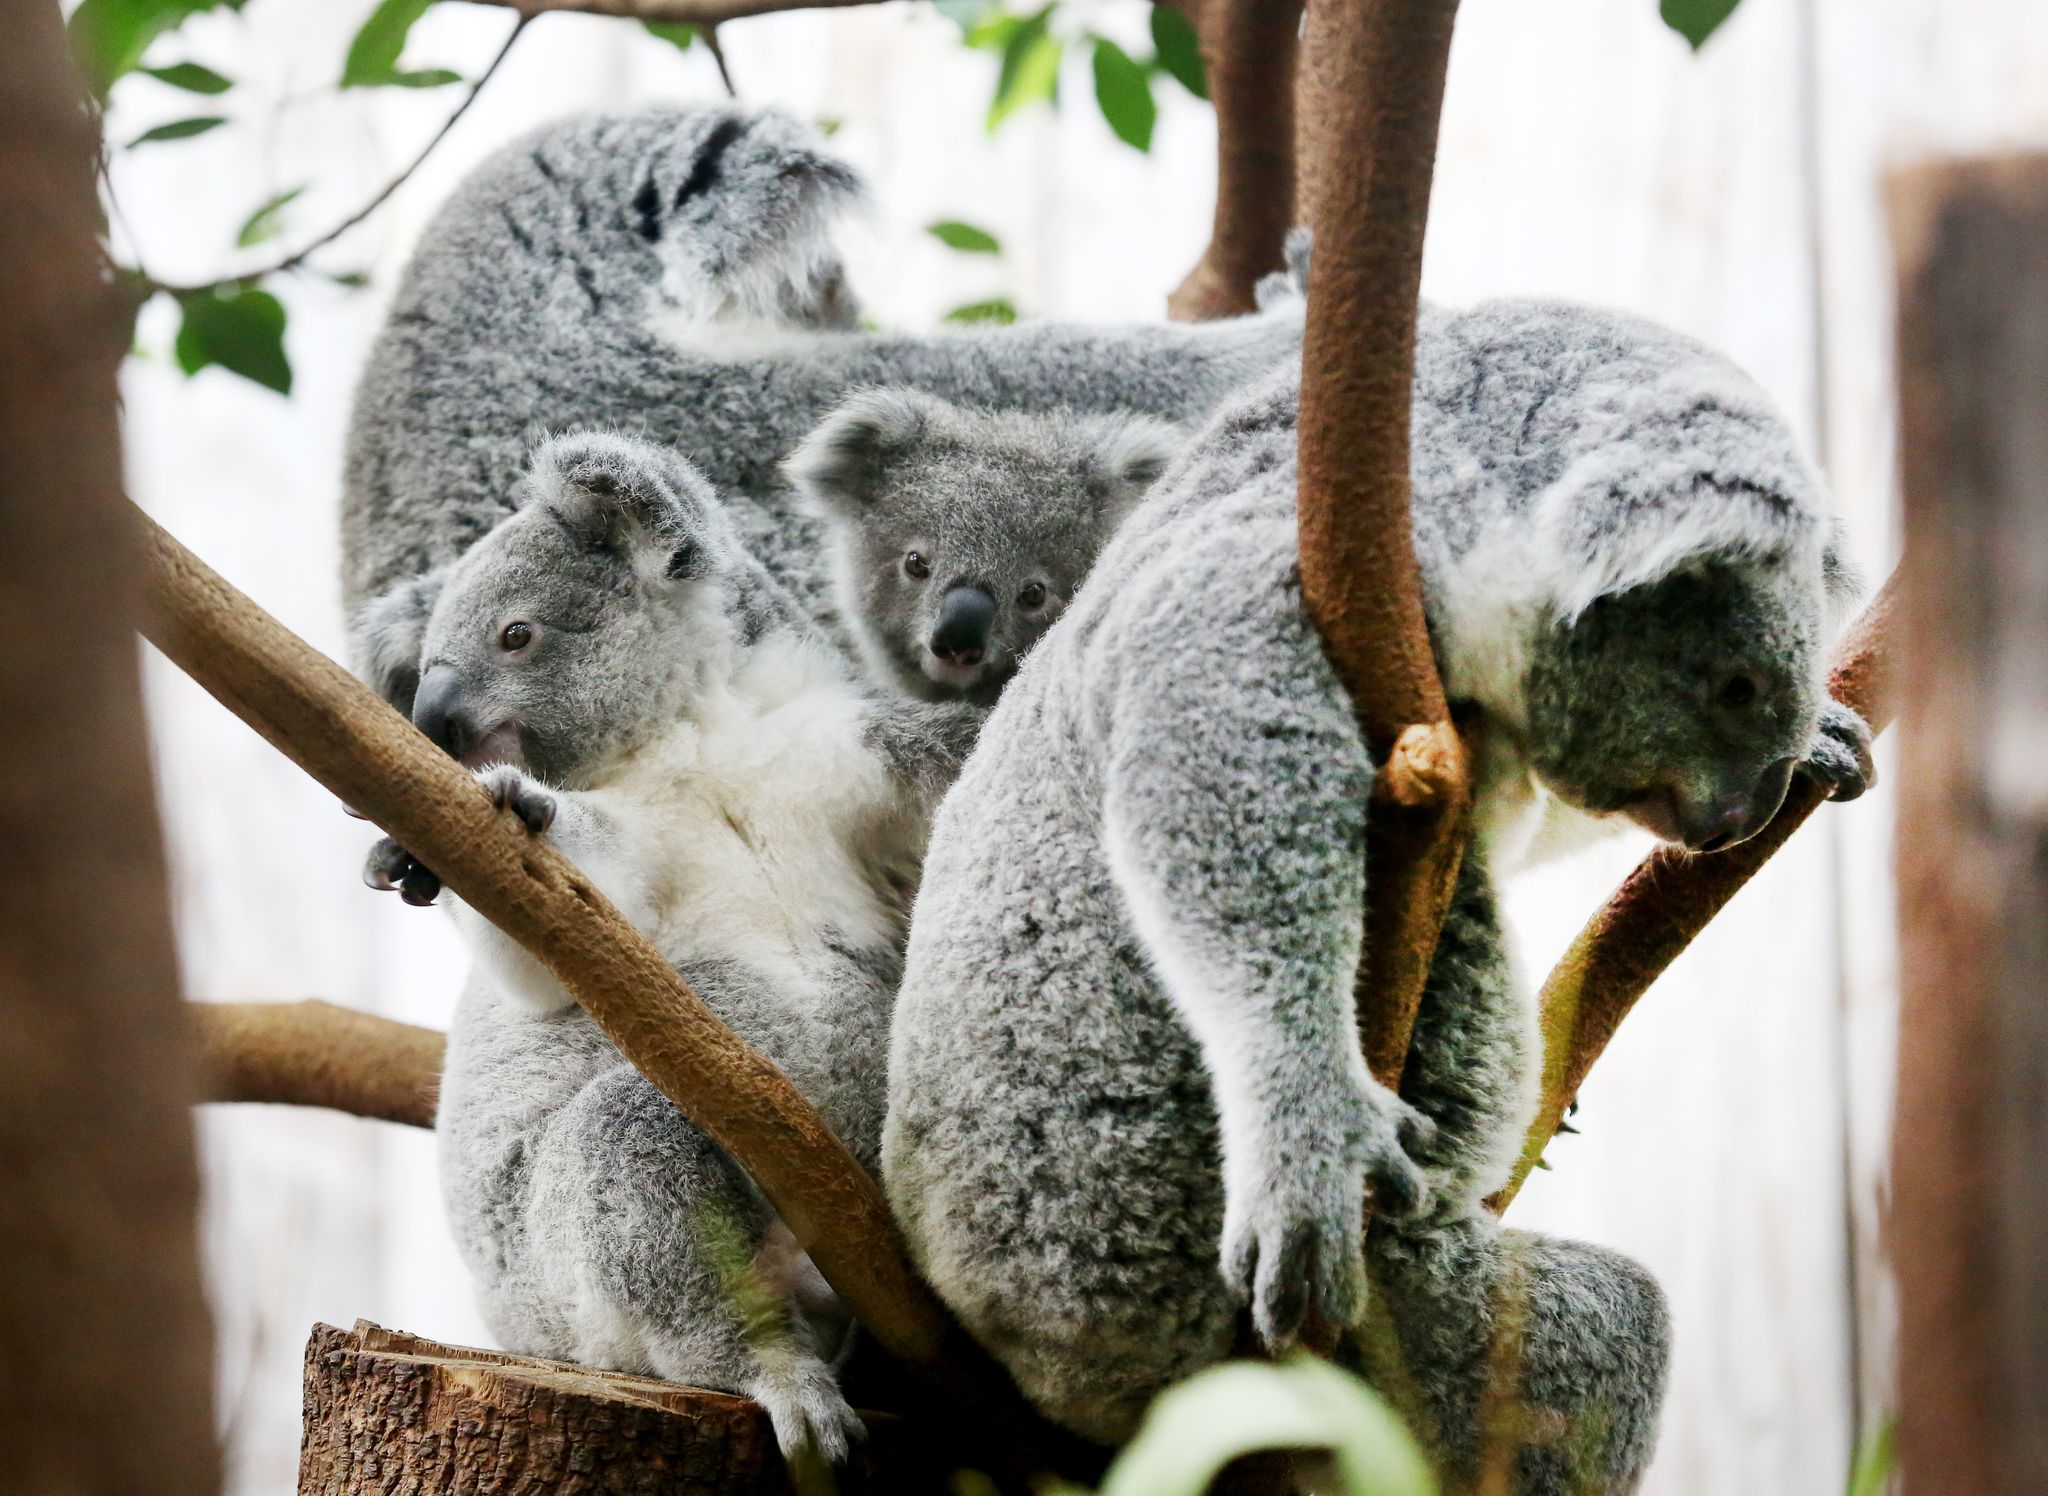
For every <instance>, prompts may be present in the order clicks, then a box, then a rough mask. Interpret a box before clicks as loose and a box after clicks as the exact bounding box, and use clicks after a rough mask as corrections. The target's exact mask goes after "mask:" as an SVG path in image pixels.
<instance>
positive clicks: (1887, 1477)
mask: <svg viewBox="0 0 2048 1496" xmlns="http://www.w3.org/2000/svg"><path fill="white" fill-rule="evenodd" d="M1897 1437H1898V1422H1897V1420H1896V1419H1893V1418H1889V1417H1887V1418H1886V1419H1885V1420H1884V1422H1882V1423H1880V1424H1879V1425H1878V1426H1877V1431H1876V1432H1875V1433H1873V1434H1872V1435H1871V1436H1870V1437H1869V1438H1868V1439H1866V1440H1865V1441H1864V1443H1863V1448H1862V1449H1860V1450H1858V1451H1857V1454H1856V1465H1855V1468H1854V1469H1852V1470H1851V1471H1850V1472H1849V1496H1884V1493H1885V1488H1886V1487H1887V1486H1889V1485H1890V1484H1891V1479H1892V1470H1893V1468H1894V1467H1895V1466H1896V1464H1897V1463H1898V1451H1897V1447H1896V1444H1897Z"/></svg>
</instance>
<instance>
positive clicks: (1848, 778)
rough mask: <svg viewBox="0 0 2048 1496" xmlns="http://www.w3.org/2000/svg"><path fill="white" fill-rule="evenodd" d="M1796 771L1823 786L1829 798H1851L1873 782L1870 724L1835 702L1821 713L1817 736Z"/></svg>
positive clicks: (1875, 778)
mask: <svg viewBox="0 0 2048 1496" xmlns="http://www.w3.org/2000/svg"><path fill="white" fill-rule="evenodd" d="M1799 772H1800V773H1802V774H1804V775H1805V776H1806V777H1807V778H1809V779H1812V780H1815V781H1817V782H1818V783H1820V784H1822V785H1825V786H1826V787H1827V790H1828V797H1829V798H1830V799H1833V800H1853V799H1855V798H1856V797H1857V796H1858V795H1860V794H1862V793H1863V792H1864V791H1865V790H1867V789H1869V788H1870V786H1871V785H1873V784H1875V783H1876V782H1877V766H1876V763H1875V761H1874V760H1873V758H1872V756H1871V749H1870V726H1869V724H1868V723H1866V722H1865V721H1864V720H1863V719H1862V718H1861V717H1859V716H1857V715H1856V713H1855V712H1853V711H1851V710H1850V709H1849V708H1848V707H1846V706H1843V705H1842V704H1841V703H1840V702H1839V701H1831V702H1829V703H1828V704H1827V706H1826V708H1825V709H1824V710H1823V711H1822V712H1821V717H1820V737H1819V739H1818V740H1817V741H1816V742H1815V743H1814V745H1813V750H1812V751H1811V752H1810V753H1808V754H1807V756H1806V761H1805V762H1804V763H1802V764H1801V765H1800V766H1799Z"/></svg>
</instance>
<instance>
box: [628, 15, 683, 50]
mask: <svg viewBox="0 0 2048 1496" xmlns="http://www.w3.org/2000/svg"><path fill="white" fill-rule="evenodd" d="M640 24H641V25H643V26H645V27H646V28H647V30H648V32H649V34H650V35H653V36H658V37H660V38H661V39H662V40H663V41H665V42H667V43H669V44H670V45H671V46H675V47H680V48H681V49H682V50H683V51H685V52H687V51H689V50H690V48H691V46H692V45H693V44H695V42H696V40H697V28H696V27H695V26H692V25H691V24H690V23H689V22H687V21H642V22H641V23H640Z"/></svg>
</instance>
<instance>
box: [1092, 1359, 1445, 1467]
mask: <svg viewBox="0 0 2048 1496" xmlns="http://www.w3.org/2000/svg"><path fill="white" fill-rule="evenodd" d="M1260 1449H1327V1450H1329V1451H1331V1453H1332V1454H1333V1455H1334V1456H1335V1457H1336V1464H1337V1472H1338V1476H1339V1478H1340V1481H1341V1487H1340V1489H1342V1490H1343V1491H1344V1492H1345V1493H1346V1496H1434V1493H1435V1491H1436V1482H1435V1480H1434V1479H1432V1478H1431V1476H1430V1473H1429V1465H1428V1463H1427V1462H1426V1461H1425V1460H1424V1459H1423V1457H1422V1451H1421V1450H1420V1449H1418V1448H1417V1447H1416V1445H1415V1440H1414V1439H1413V1438H1412V1437H1411V1436H1410V1435H1409V1433H1408V1430H1407V1429H1406V1428H1405V1427H1403V1426H1402V1423H1401V1420H1400V1419H1399V1418H1398V1417H1396V1416H1395V1415H1394V1413H1393V1411H1392V1410H1391V1409H1390V1408H1388V1407H1387V1405H1386V1404H1385V1403H1384V1402H1382V1401H1381V1400H1380V1398H1379V1396H1378V1394H1376V1393H1375V1392H1374V1391H1373V1390H1372V1389H1371V1388H1370V1387H1368V1386H1366V1385H1365V1383H1363V1382H1361V1381H1360V1380H1359V1379H1358V1378H1357V1377H1355V1376H1352V1375H1351V1374H1350V1373H1349V1372H1345V1371H1339V1370H1338V1369H1337V1368H1336V1367H1334V1366H1331V1365H1329V1364H1328V1363H1327V1362H1323V1361H1317V1360H1315V1359H1314V1358H1312V1357H1307V1356H1303V1357H1298V1358H1296V1359H1295V1360H1292V1361H1288V1362H1285V1363H1284V1364H1282V1365H1278V1366H1274V1365H1269V1364H1263V1363H1260V1362H1255V1361H1232V1362H1228V1363H1226V1364H1224V1365H1222V1366H1216V1367H1211V1368H1210V1369H1209V1370H1207V1371H1203V1372H1197V1373H1196V1374H1195V1375H1194V1376H1192V1377H1189V1378H1188V1379H1187V1380H1186V1381H1185V1382H1182V1383H1180V1384H1179V1385H1177V1386H1174V1387H1170V1388H1168V1389H1167V1390H1166V1391H1165V1392H1162V1393H1161V1394H1160V1395H1159V1397H1158V1400H1157V1401H1155V1402H1154V1403H1153V1404H1152V1408H1151V1411H1150V1412H1148V1413H1147V1414H1146V1415H1145V1422H1144V1424H1143V1425H1142V1426H1141V1427H1140V1428H1139V1429H1138V1434H1137V1437H1136V1438H1134V1439H1132V1440H1131V1442H1130V1443H1129V1444H1128V1445H1126V1446H1125V1448H1124V1451H1123V1453H1122V1454H1120V1455H1118V1456H1117V1457H1116V1462H1115V1463H1114V1464H1112V1465H1111V1466H1110V1467H1109V1473H1108V1475H1107V1477H1106V1478H1105V1479H1104V1480H1103V1483H1102V1496H1201V1493H1202V1492H1204V1491H1206V1490H1208V1489H1209V1483H1210V1481H1212V1480H1213V1479H1215V1476H1216V1472H1217V1471H1219V1470H1221V1469H1222V1468H1223V1467H1224V1465H1226V1464H1227V1463H1229V1462H1230V1461H1231V1460H1233V1459H1235V1458H1236V1457H1237V1456H1239V1455H1241V1454H1249V1453H1251V1452H1252V1451H1254V1450H1260Z"/></svg>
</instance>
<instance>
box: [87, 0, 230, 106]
mask: <svg viewBox="0 0 2048 1496" xmlns="http://www.w3.org/2000/svg"><path fill="white" fill-rule="evenodd" d="M222 5H226V6H228V8H229V9H231V10H240V9H241V8H242V0H83V3H82V4H80V6H79V7H78V9H76V10H74V11H73V12H72V13H71V19H70V21H69V22H67V23H66V27H65V29H66V31H67V33H68V34H69V36H70V39H71V55H72V56H73V57H74V58H76V59H77V62H78V73H79V76H80V77H81V78H82V79H83V80H84V81H85V86H86V88H87V89H89V90H90V91H91V93H92V95H93V97H94V98H96V99H103V98H105V97H106V96H107V90H108V89H110V88H112V87H113V86H114V80H115V79H117V78H119V77H121V76H122V75H124V74H126V73H131V72H133V71H134V70H135V69H136V68H137V67H138V66H140V65H141V62H142V54H143V53H144V52H146V51H148V50H149V44H150V43H151V42H153V41H155V40H156V39H157V38H158V37H159V36H162V35H163V34H164V33H165V32H166V31H172V30H175V29H176V28H177V27H178V26H179V25H180V24H181V23H182V22H183V21H184V19H185V18H186V17H187V16H191V15H197V14H198V13H199V12H201V11H205V10H217V9H219V8H220V7H221V6H222Z"/></svg>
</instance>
